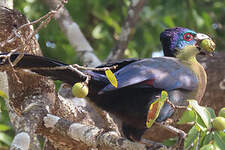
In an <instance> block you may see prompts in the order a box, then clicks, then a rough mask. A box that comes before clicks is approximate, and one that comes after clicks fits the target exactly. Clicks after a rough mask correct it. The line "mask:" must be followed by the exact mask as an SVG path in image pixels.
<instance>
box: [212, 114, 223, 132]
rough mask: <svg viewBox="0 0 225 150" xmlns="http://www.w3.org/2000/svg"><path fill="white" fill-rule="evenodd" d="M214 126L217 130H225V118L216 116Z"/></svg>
mask: <svg viewBox="0 0 225 150" xmlns="http://www.w3.org/2000/svg"><path fill="white" fill-rule="evenodd" d="M212 125H213V128H215V129H216V130H225V118H224V117H216V118H215V119H214V120H213V122H212Z"/></svg>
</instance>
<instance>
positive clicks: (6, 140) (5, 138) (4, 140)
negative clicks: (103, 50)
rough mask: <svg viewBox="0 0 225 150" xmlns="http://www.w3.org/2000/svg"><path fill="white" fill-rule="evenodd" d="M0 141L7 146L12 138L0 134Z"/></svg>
mask: <svg viewBox="0 0 225 150" xmlns="http://www.w3.org/2000/svg"><path fill="white" fill-rule="evenodd" d="M0 141H1V142H3V143H5V144H7V145H10V144H11V142H12V138H11V137H10V136H8V135H7V134H5V133H3V132H0Z"/></svg>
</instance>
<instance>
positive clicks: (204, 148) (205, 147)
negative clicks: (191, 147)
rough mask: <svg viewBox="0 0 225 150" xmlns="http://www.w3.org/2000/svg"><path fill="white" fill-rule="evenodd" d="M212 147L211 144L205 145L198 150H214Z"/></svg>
mask: <svg viewBox="0 0 225 150" xmlns="http://www.w3.org/2000/svg"><path fill="white" fill-rule="evenodd" d="M214 149H215V148H214V146H213V144H207V145H204V146H203V147H202V148H200V150H214Z"/></svg>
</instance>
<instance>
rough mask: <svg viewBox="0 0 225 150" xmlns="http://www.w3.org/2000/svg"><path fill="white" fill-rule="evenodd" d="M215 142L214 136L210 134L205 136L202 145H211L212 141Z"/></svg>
mask: <svg viewBox="0 0 225 150" xmlns="http://www.w3.org/2000/svg"><path fill="white" fill-rule="evenodd" d="M212 140H213V134H212V133H211V132H210V133H208V134H206V135H205V137H204V139H203V142H202V145H207V144H209V143H210V142H211V141H212Z"/></svg>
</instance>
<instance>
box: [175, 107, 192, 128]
mask: <svg viewBox="0 0 225 150" xmlns="http://www.w3.org/2000/svg"><path fill="white" fill-rule="evenodd" d="M195 120H196V114H195V112H194V111H193V110H191V109H187V110H186V111H185V112H184V113H183V115H182V117H181V118H180V119H179V121H178V122H177V124H186V123H189V122H194V121H195Z"/></svg>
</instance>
